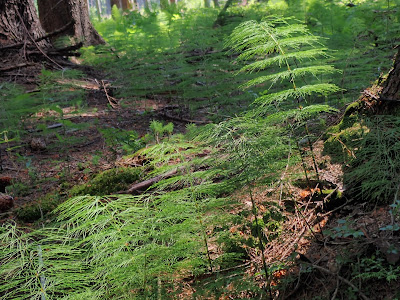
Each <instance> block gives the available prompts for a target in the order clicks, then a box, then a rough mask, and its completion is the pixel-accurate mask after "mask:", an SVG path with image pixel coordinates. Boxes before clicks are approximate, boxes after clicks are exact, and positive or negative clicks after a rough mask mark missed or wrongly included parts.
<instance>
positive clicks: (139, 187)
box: [118, 166, 185, 194]
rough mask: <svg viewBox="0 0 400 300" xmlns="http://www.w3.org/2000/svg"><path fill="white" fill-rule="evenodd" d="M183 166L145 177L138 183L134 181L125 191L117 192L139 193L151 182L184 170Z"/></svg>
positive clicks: (151, 183) (149, 185)
mask: <svg viewBox="0 0 400 300" xmlns="http://www.w3.org/2000/svg"><path fill="white" fill-rule="evenodd" d="M184 169H185V167H184V166H181V167H178V168H175V169H172V170H170V171H168V172H166V173H163V174H160V175H158V176H156V177H153V178H150V179H147V180H145V181H142V182H139V183H135V184H134V185H132V186H131V187H130V188H129V189H128V190H126V191H122V192H119V193H118V194H139V193H140V192H141V191H143V190H145V189H148V188H149V187H151V186H152V185H153V184H155V183H157V182H159V181H161V180H163V179H167V178H170V177H172V176H174V175H175V174H177V173H178V172H180V171H182V170H184Z"/></svg>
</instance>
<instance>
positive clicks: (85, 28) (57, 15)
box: [0, 0, 105, 46]
mask: <svg viewBox="0 0 400 300" xmlns="http://www.w3.org/2000/svg"><path fill="white" fill-rule="evenodd" d="M0 1H1V0H0ZM38 7H39V17H40V23H41V24H42V26H43V29H44V30H46V31H47V32H53V31H55V30H58V29H60V28H63V27H65V25H67V24H70V23H72V26H71V27H70V28H69V29H68V30H67V31H65V32H62V33H60V34H59V35H56V36H54V37H53V40H54V39H56V38H58V37H60V36H63V35H65V34H67V35H69V36H71V37H72V38H73V39H75V42H83V44H84V45H86V46H88V45H99V44H105V42H104V40H103V38H102V37H101V36H100V35H99V34H98V33H97V31H96V30H95V29H94V28H93V25H92V23H91V22H90V19H89V13H88V7H87V2H86V0H59V1H54V0H38Z"/></svg>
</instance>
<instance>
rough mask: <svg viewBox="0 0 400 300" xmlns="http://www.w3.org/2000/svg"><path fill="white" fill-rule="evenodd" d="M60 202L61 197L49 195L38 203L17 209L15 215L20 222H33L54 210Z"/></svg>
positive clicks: (53, 194)
mask: <svg viewBox="0 0 400 300" xmlns="http://www.w3.org/2000/svg"><path fill="white" fill-rule="evenodd" d="M61 201H62V197H61V196H60V195H59V194H55V193H49V194H47V195H45V196H44V197H43V198H41V199H39V200H38V201H35V202H32V203H28V204H25V205H23V206H21V207H18V208H17V209H16V210H15V215H16V216H17V218H18V219H19V220H21V221H24V222H35V221H37V220H39V219H41V218H42V217H44V216H45V215H47V214H48V213H49V212H51V211H52V210H53V209H55V208H56V207H57V205H58V204H60V203H61Z"/></svg>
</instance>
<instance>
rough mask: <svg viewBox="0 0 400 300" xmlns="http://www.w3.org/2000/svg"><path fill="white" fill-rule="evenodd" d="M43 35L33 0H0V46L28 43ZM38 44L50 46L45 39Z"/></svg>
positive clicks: (45, 46) (44, 46)
mask: <svg viewBox="0 0 400 300" xmlns="http://www.w3.org/2000/svg"><path fill="white" fill-rule="evenodd" d="M44 35H45V32H44V31H43V29H42V27H41V26H40V22H39V19H38V17H37V13H36V9H35V6H34V4H33V0H0V47H4V46H7V45H11V44H16V43H21V42H24V43H25V42H27V43H29V42H32V39H33V40H36V39H39V38H40V37H41V36H44ZM38 45H39V46H40V47H43V48H48V47H50V46H51V45H50V43H49V42H48V41H46V40H42V41H40V42H38Z"/></svg>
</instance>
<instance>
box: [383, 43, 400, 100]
mask: <svg viewBox="0 0 400 300" xmlns="http://www.w3.org/2000/svg"><path fill="white" fill-rule="evenodd" d="M380 96H381V98H382V99H386V100H400V48H399V50H398V52H397V54H396V56H395V59H394V65H393V68H392V69H391V70H390V72H389V75H388V77H387V79H386V81H385V82H384V83H383V87H382V92H381V95H380Z"/></svg>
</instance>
